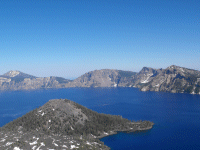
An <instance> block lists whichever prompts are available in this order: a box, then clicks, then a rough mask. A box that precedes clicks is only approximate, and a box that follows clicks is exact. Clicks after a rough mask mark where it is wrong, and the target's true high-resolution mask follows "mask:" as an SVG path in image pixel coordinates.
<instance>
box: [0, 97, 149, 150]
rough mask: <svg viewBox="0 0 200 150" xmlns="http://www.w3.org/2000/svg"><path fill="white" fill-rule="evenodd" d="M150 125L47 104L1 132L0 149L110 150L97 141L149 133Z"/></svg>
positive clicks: (75, 106) (72, 104)
mask: <svg viewBox="0 0 200 150" xmlns="http://www.w3.org/2000/svg"><path fill="white" fill-rule="evenodd" d="M152 126H153V123H152V122H149V121H143V122H142V121H140V122H131V121H129V120H127V119H124V118H122V117H121V116H113V115H106V114H99V113H97V112H94V111H92V110H90V109H87V108H86V107H84V106H81V105H79V104H77V103H75V102H73V101H70V100H67V99H56V100H50V101H49V102H47V103H46V104H45V105H43V106H42V107H40V108H38V109H35V110H33V111H31V112H29V113H27V114H26V115H24V116H22V117H21V118H18V119H16V120H14V121H12V122H10V123H8V124H6V125H5V126H4V127H2V128H0V149H45V150H46V149H74V148H75V149H77V148H79V149H105V150H107V149H109V148H108V147H107V146H105V145H104V144H103V143H102V142H101V141H100V140H99V138H101V137H104V136H108V135H111V134H116V133H117V131H127V132H134V131H138V130H148V129H151V128H152Z"/></svg>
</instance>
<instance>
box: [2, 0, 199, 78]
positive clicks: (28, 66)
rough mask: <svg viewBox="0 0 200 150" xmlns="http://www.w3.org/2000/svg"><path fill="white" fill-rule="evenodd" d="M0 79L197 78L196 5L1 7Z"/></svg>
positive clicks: (50, 0)
mask: <svg viewBox="0 0 200 150" xmlns="http://www.w3.org/2000/svg"><path fill="white" fill-rule="evenodd" d="M0 56H1V59H0V64H1V66H0V74H4V73H5V72H7V71H9V70H19V71H22V72H24V73H28V74H32V75H36V76H39V77H47V76H61V77H65V78H75V77H78V76H80V75H82V74H84V73H86V72H88V71H93V70H96V69H119V70H129V71H135V72H138V71H140V70H141V69H142V67H144V66H147V67H152V68H166V67H168V66H170V65H173V64H174V65H178V66H182V67H187V68H192V69H196V70H200V1H199V0H27V1H23V0H5V1H3V0H2V1H0Z"/></svg>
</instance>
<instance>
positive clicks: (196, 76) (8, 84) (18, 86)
mask: <svg viewBox="0 0 200 150" xmlns="http://www.w3.org/2000/svg"><path fill="white" fill-rule="evenodd" d="M68 87H137V88H140V90H141V91H164V92H173V93H190V94H200V71H197V70H192V69H188V68H184V67H179V66H175V65H172V66H170V67H168V68H166V69H153V68H150V67H143V68H142V70H141V71H140V72H138V73H136V72H132V71H123V70H113V69H102V70H94V71H90V72H87V73H85V74H84V75H82V76H80V77H78V78H77V79H75V80H68V79H65V78H62V77H44V78H38V77H35V76H32V75H28V74H25V73H22V72H20V71H9V72H8V73H6V74H4V75H2V76H0V90H29V89H42V88H44V89H46V88H68Z"/></svg>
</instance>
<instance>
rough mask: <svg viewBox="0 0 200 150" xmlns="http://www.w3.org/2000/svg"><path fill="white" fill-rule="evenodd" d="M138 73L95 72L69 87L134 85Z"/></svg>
mask: <svg viewBox="0 0 200 150" xmlns="http://www.w3.org/2000/svg"><path fill="white" fill-rule="evenodd" d="M135 75H136V73H135V72H131V71H122V70H113V69H102V70H95V71H91V72H88V73H85V74H84V75H82V76H80V77H79V78H77V79H75V80H74V81H73V82H71V83H70V85H69V86H72V87H73V86H74V87H118V86H121V87H122V86H128V85H130V83H132V80H133V79H134V77H135Z"/></svg>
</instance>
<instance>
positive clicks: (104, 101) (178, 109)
mask: <svg viewBox="0 0 200 150" xmlns="http://www.w3.org/2000/svg"><path fill="white" fill-rule="evenodd" d="M55 98H67V99H71V100H73V101H75V102H77V103H79V104H81V105H84V106H86V107H88V108H90V109H92V110H95V111H97V112H99V113H106V114H114V115H122V116H123V117H124V118H127V119H130V120H136V121H137V120H150V121H153V122H154V123H155V125H154V127H153V129H151V130H149V131H145V132H136V133H122V132H120V133H118V134H116V135H112V136H108V137H105V138H103V139H101V140H102V141H103V142H104V143H105V144H106V145H107V146H109V147H111V149H113V150H123V149H124V150H126V149H140V150H143V149H153V150H156V149H159V150H160V149H162V150H165V149H166V150H169V149H170V150H179V149H180V150H188V149H192V150H193V149H200V142H199V141H200V118H199V117H200V95H190V94H173V93H163V92H141V91H139V90H138V89H135V88H68V89H49V90H36V91H14V92H1V93H0V126H3V125H5V124H6V123H8V122H10V121H12V120H13V119H16V118H18V117H20V116H22V115H24V114H25V113H27V112H29V111H31V110H33V109H34V108H37V107H39V106H42V105H43V104H44V103H46V102H47V101H48V100H50V99H55Z"/></svg>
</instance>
